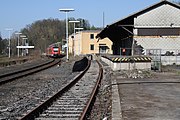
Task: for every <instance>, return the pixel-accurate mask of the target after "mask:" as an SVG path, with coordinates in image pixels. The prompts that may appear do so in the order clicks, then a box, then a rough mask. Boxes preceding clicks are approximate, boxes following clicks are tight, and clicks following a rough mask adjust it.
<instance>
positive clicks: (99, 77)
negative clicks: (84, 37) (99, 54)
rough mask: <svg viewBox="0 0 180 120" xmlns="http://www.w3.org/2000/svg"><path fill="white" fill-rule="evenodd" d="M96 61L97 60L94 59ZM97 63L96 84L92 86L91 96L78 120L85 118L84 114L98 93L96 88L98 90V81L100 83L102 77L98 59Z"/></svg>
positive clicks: (89, 108) (87, 111)
mask: <svg viewBox="0 0 180 120" xmlns="http://www.w3.org/2000/svg"><path fill="white" fill-rule="evenodd" d="M96 61H97V60H96ZM97 63H98V65H99V75H98V78H97V81H96V85H95V86H94V88H93V91H92V93H91V97H90V99H89V100H88V102H87V105H86V106H85V108H84V110H83V112H82V114H81V117H80V118H79V119H80V120H85V119H86V116H87V115H88V114H89V112H90V110H91V107H92V105H93V102H94V100H95V97H96V95H97V93H98V90H99V87H100V83H101V80H102V78H103V67H102V64H100V62H99V61H97Z"/></svg>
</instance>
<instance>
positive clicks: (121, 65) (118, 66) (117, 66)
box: [101, 57, 151, 71]
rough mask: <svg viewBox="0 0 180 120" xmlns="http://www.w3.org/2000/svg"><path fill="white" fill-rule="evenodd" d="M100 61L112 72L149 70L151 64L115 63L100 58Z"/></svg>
mask: <svg viewBox="0 0 180 120" xmlns="http://www.w3.org/2000/svg"><path fill="white" fill-rule="evenodd" d="M101 60H102V61H103V62H105V63H106V64H108V65H109V66H110V67H111V69H112V70H113V71H117V70H132V69H147V70H151V62H136V63H120V62H119V63H117V62H112V61H111V60H109V59H107V58H104V57H101Z"/></svg>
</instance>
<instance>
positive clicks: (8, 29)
mask: <svg viewBox="0 0 180 120" xmlns="http://www.w3.org/2000/svg"><path fill="white" fill-rule="evenodd" d="M5 30H7V31H9V45H8V46H9V58H11V31H12V30H13V28H6V29H5Z"/></svg>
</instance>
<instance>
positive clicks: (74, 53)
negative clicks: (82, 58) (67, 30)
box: [69, 21, 80, 55]
mask: <svg viewBox="0 0 180 120" xmlns="http://www.w3.org/2000/svg"><path fill="white" fill-rule="evenodd" d="M69 22H70V23H74V40H75V36H76V31H75V27H76V23H79V22H80V21H69ZM73 53H74V55H75V46H74V42H73Z"/></svg>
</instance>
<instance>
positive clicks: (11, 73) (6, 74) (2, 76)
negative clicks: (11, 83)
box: [0, 59, 54, 78]
mask: <svg viewBox="0 0 180 120" xmlns="http://www.w3.org/2000/svg"><path fill="white" fill-rule="evenodd" d="M52 62H54V59H52V60H50V61H48V62H45V63H42V64H39V65H36V66H32V67H28V68H25V69H22V70H17V71H15V72H10V73H5V74H2V75H0V78H4V77H7V76H10V75H14V74H17V73H20V72H24V71H28V70H31V69H34V68H38V67H41V66H44V65H47V64H50V63H52Z"/></svg>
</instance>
